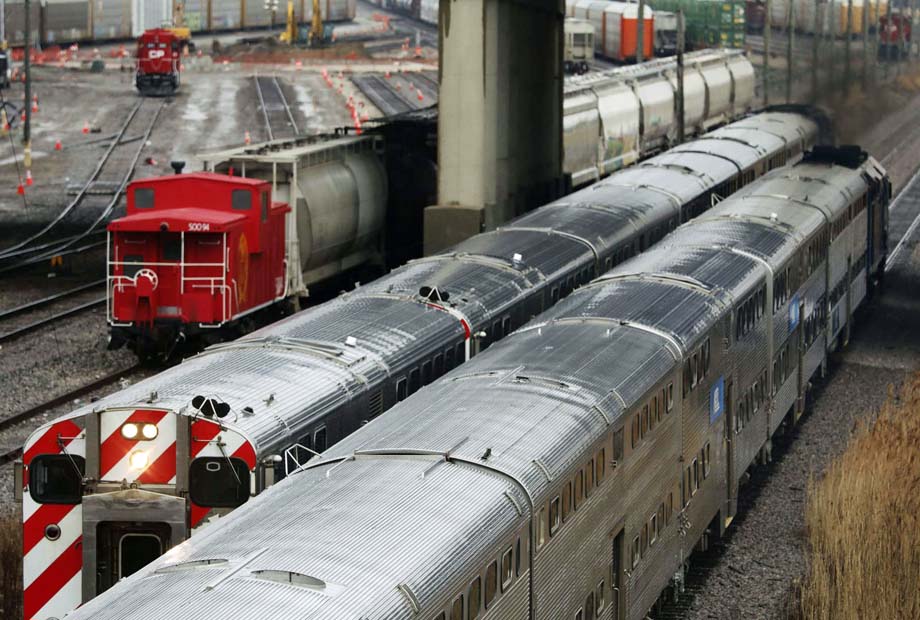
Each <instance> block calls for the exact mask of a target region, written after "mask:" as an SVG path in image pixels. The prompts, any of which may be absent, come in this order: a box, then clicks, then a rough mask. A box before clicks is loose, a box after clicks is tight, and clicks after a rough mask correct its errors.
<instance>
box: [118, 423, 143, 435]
mask: <svg viewBox="0 0 920 620" xmlns="http://www.w3.org/2000/svg"><path fill="white" fill-rule="evenodd" d="M138 430H139V429H138V428H137V424H132V423H130V422H129V423H128V424H124V425H122V427H121V436H122V437H124V438H125V439H137V433H138Z"/></svg>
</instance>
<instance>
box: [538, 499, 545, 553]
mask: <svg viewBox="0 0 920 620" xmlns="http://www.w3.org/2000/svg"><path fill="white" fill-rule="evenodd" d="M545 542H546V506H542V507H541V508H540V512H539V513H537V549H539V548H540V547H542V546H543V543H545Z"/></svg>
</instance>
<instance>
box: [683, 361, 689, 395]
mask: <svg viewBox="0 0 920 620" xmlns="http://www.w3.org/2000/svg"><path fill="white" fill-rule="evenodd" d="M683 382H684V390H683V394H684V398H687V397H688V396H689V395H690V360H689V359H687V360H686V361H684V377H683Z"/></svg>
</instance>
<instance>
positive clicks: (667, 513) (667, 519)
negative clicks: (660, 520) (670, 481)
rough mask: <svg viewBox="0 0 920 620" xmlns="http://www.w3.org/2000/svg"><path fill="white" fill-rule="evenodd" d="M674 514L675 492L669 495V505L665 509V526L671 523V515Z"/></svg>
mask: <svg viewBox="0 0 920 620" xmlns="http://www.w3.org/2000/svg"><path fill="white" fill-rule="evenodd" d="M673 512H674V491H671V492H670V493H668V503H667V504H665V507H664V524H665V525H668V524H669V523H671V514H673Z"/></svg>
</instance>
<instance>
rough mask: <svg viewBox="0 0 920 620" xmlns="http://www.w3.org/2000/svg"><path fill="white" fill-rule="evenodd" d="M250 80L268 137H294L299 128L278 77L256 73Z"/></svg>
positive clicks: (273, 138) (274, 138)
mask: <svg viewBox="0 0 920 620" xmlns="http://www.w3.org/2000/svg"><path fill="white" fill-rule="evenodd" d="M252 81H253V85H254V86H255V89H256V95H257V96H258V98H259V109H260V110H262V120H263V122H264V123H265V133H266V135H267V136H268V139H269V140H277V139H283V138H296V137H297V136H298V135H299V134H300V130H299V129H298V128H297V121H295V120H294V113H293V112H292V111H291V106H290V105H289V104H288V100H287V97H285V96H284V91H283V90H282V89H281V84H280V82H278V78H277V77H275V76H264V75H256V76H253V78H252Z"/></svg>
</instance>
